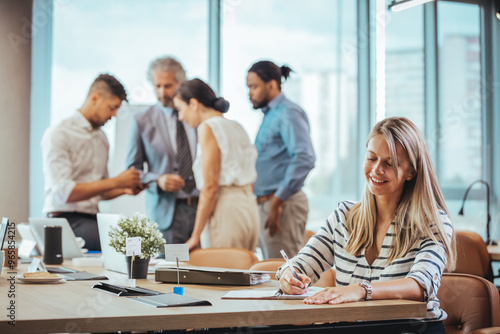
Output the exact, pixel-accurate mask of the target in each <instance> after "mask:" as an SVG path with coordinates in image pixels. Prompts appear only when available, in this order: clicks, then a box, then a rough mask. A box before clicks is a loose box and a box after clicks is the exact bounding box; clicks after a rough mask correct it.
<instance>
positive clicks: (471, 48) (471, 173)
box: [437, 1, 487, 238]
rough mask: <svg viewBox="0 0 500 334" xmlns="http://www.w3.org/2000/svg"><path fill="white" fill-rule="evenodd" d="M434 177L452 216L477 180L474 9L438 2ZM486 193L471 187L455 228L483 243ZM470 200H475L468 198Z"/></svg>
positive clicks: (477, 63)
mask: <svg viewBox="0 0 500 334" xmlns="http://www.w3.org/2000/svg"><path fill="white" fill-rule="evenodd" d="M437 9H438V17H437V18H438V21H437V22H438V55H439V57H438V65H439V89H438V94H439V95H438V101H439V112H438V115H439V126H438V129H437V133H438V134H439V137H438V138H439V139H438V142H437V148H438V177H439V182H440V185H441V187H442V188H443V189H444V190H445V191H446V194H447V199H446V200H447V204H448V206H449V209H450V211H452V213H453V214H456V213H458V211H459V210H460V206H461V203H462V196H463V194H464V192H465V189H466V188H467V187H468V186H469V185H470V184H471V183H472V182H474V181H476V180H478V179H482V178H484V177H485V176H484V175H483V168H484V166H483V157H484V156H483V144H482V143H483V138H484V136H485V133H484V132H483V125H482V118H483V116H482V110H483V106H482V103H483V99H482V97H481V66H482V64H481V38H480V30H481V29H480V8H479V6H478V5H473V4H465V3H456V2H446V1H444V2H438V6H437ZM485 194H486V189H485V188H484V186H483V188H481V185H476V186H475V187H474V189H473V190H472V192H471V193H470V194H469V199H468V200H467V203H466V204H467V205H466V206H465V210H464V216H455V217H454V218H455V220H454V222H455V226H456V227H457V228H459V229H464V228H466V229H472V230H475V231H476V232H478V233H480V234H481V235H482V236H483V237H484V238H486V233H485V231H486V216H487V213H486V201H485V199H486V195H485ZM474 195H475V196H474Z"/></svg>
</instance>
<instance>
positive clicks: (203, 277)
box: [155, 266, 270, 285]
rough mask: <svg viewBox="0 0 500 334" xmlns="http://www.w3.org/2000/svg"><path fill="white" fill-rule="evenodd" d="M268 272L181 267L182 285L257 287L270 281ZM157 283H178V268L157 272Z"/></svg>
mask: <svg viewBox="0 0 500 334" xmlns="http://www.w3.org/2000/svg"><path fill="white" fill-rule="evenodd" d="M269 273H270V272H268V271H250V270H235V269H227V268H211V267H210V268H209V267H180V268H179V283H180V284H185V283H188V284H212V285H255V284H258V283H263V282H267V281H268V280H269V279H270V276H269ZM155 281H157V282H163V283H177V267H175V266H169V267H161V268H158V269H156V270H155Z"/></svg>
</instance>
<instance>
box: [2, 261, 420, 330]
mask: <svg viewBox="0 0 500 334" xmlns="http://www.w3.org/2000/svg"><path fill="white" fill-rule="evenodd" d="M5 269H7V268H5ZM22 269H23V268H22V267H21V269H18V273H19V274H20V273H23V272H24V271H25V268H24V270H22ZM78 270H86V271H89V272H93V273H95V274H104V275H107V276H108V277H110V278H111V280H110V282H114V281H113V278H117V277H120V278H121V279H122V280H123V277H124V275H120V274H116V273H113V272H107V271H104V270H103V268H78ZM117 275H118V276H117ZM7 278H8V270H4V271H2V280H1V283H0V309H2V310H3V311H2V313H1V314H0V333H3V334H6V333H16V334H17V333H50V332H64V333H81V332H94V333H95V332H97V333H99V332H117V331H142V332H145V331H148V330H149V331H153V330H182V329H189V328H226V327H249V326H273V325H304V324H311V323H323V322H344V321H357V320H364V321H383V320H392V319H408V318H418V317H424V316H425V315H426V304H425V303H422V302H413V301H407V300H380V301H367V302H363V301H362V302H356V303H348V304H342V305H305V304H303V302H302V301H300V300H288V301H287V300H225V299H224V300H223V299H221V297H222V296H223V295H224V294H225V293H226V292H227V291H229V290H235V289H240V288H244V287H235V286H207V285H187V284H186V285H184V287H185V295H187V296H191V297H196V298H200V299H206V300H209V301H210V302H211V303H212V304H213V306H197V307H173V308H153V307H151V306H147V305H143V304H140V303H137V302H134V301H131V300H127V299H125V298H123V297H117V296H114V295H111V294H108V293H105V292H101V291H97V290H95V289H91V287H92V285H94V284H96V283H97V281H69V282H65V283H59V284H22V283H19V282H18V283H16V285H15V290H16V291H15V293H16V298H15V305H16V324H15V326H11V325H9V324H8V321H9V319H8V318H7V317H6V315H7V312H8V311H7V310H6V308H7V307H8V306H9V303H10V301H11V300H12V299H11V298H8V290H9V288H10V285H9V284H8V282H7V280H6V279H7ZM137 286H140V287H144V288H148V289H153V290H157V291H162V292H172V289H173V286H175V285H172V284H163V283H157V282H155V281H154V275H150V276H149V278H148V279H143V280H137ZM277 287H278V283H277V282H276V281H272V282H269V283H265V284H260V285H258V286H257V287H256V288H277Z"/></svg>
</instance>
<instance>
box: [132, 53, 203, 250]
mask: <svg viewBox="0 0 500 334" xmlns="http://www.w3.org/2000/svg"><path fill="white" fill-rule="evenodd" d="M148 79H149V80H150V81H151V83H152V84H153V87H154V89H155V93H156V97H157V98H158V103H157V104H155V105H153V106H151V107H149V108H148V109H147V110H145V111H144V112H141V113H138V114H137V115H135V116H134V118H133V120H132V126H131V129H130V142H129V147H128V154H127V160H126V166H127V167H134V168H135V169H139V170H141V171H143V172H144V175H143V182H144V183H148V184H149V183H150V184H149V186H148V188H147V189H146V213H147V215H148V217H149V218H150V219H152V220H153V221H155V222H157V223H158V226H159V228H160V230H161V231H162V233H163V237H164V238H165V239H166V240H167V243H169V244H171V243H184V242H186V241H187V240H188V239H189V237H190V236H191V234H192V232H193V228H194V219H195V217H196V208H197V205H198V196H199V192H198V190H197V189H196V186H195V182H194V176H193V172H192V162H193V161H194V159H195V156H196V130H195V129H193V128H191V127H189V125H187V124H185V123H184V122H181V121H179V120H178V117H177V112H176V111H175V110H174V108H173V103H172V99H173V97H174V93H175V91H176V90H177V87H179V85H180V84H181V83H182V82H183V81H185V80H186V73H185V71H184V68H183V67H182V65H181V64H180V63H179V62H178V61H177V60H176V59H174V58H172V57H161V58H157V59H155V60H153V61H152V62H151V64H150V66H149V70H148ZM144 165H147V169H144V168H143V167H144Z"/></svg>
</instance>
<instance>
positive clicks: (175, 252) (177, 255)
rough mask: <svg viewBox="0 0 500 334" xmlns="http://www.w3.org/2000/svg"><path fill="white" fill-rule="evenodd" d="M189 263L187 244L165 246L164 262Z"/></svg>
mask: <svg viewBox="0 0 500 334" xmlns="http://www.w3.org/2000/svg"><path fill="white" fill-rule="evenodd" d="M177 259H179V261H189V246H188V245H187V244H165V260H166V261H177Z"/></svg>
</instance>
